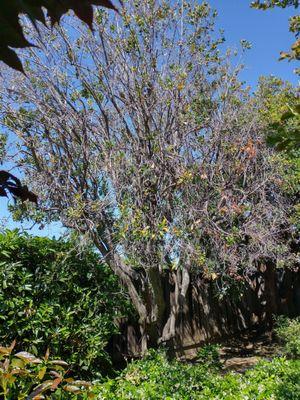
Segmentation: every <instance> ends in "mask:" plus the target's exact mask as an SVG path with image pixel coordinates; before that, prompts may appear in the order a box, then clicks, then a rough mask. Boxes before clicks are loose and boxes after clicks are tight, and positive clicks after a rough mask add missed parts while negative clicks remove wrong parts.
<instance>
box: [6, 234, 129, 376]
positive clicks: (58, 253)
mask: <svg viewBox="0 0 300 400" xmlns="http://www.w3.org/2000/svg"><path fill="white" fill-rule="evenodd" d="M0 275H1V277H2V281H1V283H0V342H2V343H3V344H6V345H8V344H9V343H11V342H12V340H14V339H16V341H17V346H19V347H20V348H22V349H24V350H26V351H29V352H31V353H33V354H38V353H39V354H41V353H44V352H45V351H46V348H47V347H49V348H50V351H51V354H53V356H57V357H62V358H63V359H65V360H66V361H67V362H68V363H70V364H74V365H76V366H77V367H76V369H77V370H79V371H80V374H81V376H90V375H91V374H93V376H95V375H96V374H97V373H98V372H99V371H101V372H105V371H107V370H108V369H109V368H110V366H109V365H110V359H109V356H108V354H107V353H106V351H105V346H106V344H107V342H108V340H109V338H110V337H111V335H112V334H115V333H117V326H116V323H115V320H116V318H117V317H119V316H121V315H123V314H124V313H127V310H128V307H129V306H128V302H127V300H126V297H125V295H124V293H122V291H121V289H120V287H119V286H118V283H117V280H116V278H115V277H114V275H113V274H112V273H111V272H110V270H109V269H108V267H107V266H106V265H105V264H103V263H101V260H100V256H99V255H98V254H97V253H95V252H94V251H92V249H85V250H84V251H83V252H82V253H80V254H78V252H77V251H76V250H75V247H74V243H72V242H70V241H62V240H54V239H48V238H41V237H31V236H29V235H19V234H18V232H16V231H8V232H6V233H4V234H0Z"/></svg>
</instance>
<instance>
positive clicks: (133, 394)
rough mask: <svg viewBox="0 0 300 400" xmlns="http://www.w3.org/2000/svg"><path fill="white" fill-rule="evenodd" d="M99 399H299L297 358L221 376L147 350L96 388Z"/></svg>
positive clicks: (200, 366) (298, 362)
mask: <svg viewBox="0 0 300 400" xmlns="http://www.w3.org/2000/svg"><path fill="white" fill-rule="evenodd" d="M95 393H96V394H97V395H98V398H99V399H101V400H127V399H128V400H130V399H132V400H144V399H147V400H162V399H163V400H179V399H180V400H210V399H211V400H212V399H214V400H216V399H218V400H245V399H247V400H271V399H278V400H300V361H298V360H297V361H295V360H286V359H284V358H278V359H274V360H273V361H272V362H267V361H262V362H261V363H259V364H258V365H257V366H256V367H255V368H253V369H251V370H249V371H247V372H246V373H245V374H244V375H241V374H237V373H228V374H226V375H222V374H220V373H219V372H217V370H216V369H213V370H212V369H211V368H210V366H207V365H206V364H205V363H201V364H194V365H192V364H187V363H180V362H178V361H175V360H174V361H168V360H167V358H166V356H165V355H164V353H162V352H158V353H156V352H150V354H149V355H148V356H147V357H146V358H145V359H144V360H140V361H135V362H132V363H130V364H129V365H128V367H127V368H126V369H125V370H124V371H123V372H122V373H121V374H120V376H119V377H118V378H116V379H108V380H107V381H105V382H104V383H103V384H101V385H98V386H97V387H96V388H95Z"/></svg>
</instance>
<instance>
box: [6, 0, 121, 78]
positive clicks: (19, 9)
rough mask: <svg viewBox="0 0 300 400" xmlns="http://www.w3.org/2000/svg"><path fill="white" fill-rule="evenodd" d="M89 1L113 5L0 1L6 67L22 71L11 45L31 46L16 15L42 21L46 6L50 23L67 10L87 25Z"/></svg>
mask: <svg viewBox="0 0 300 400" xmlns="http://www.w3.org/2000/svg"><path fill="white" fill-rule="evenodd" d="M93 5H97V6H102V7H106V8H110V9H115V7H114V5H113V4H112V2H111V1H110V0H83V1H78V0H61V1H53V0H51V1H49V0H34V1H32V0H2V1H1V3H0V38H1V39H0V60H1V61H4V62H5V63H6V64H7V65H9V66H10V67H12V68H14V69H16V70H19V71H21V72H24V70H23V66H22V63H21V61H20V59H19V57H18V56H17V54H16V53H15V52H14V51H13V50H12V49H11V47H13V48H24V47H28V46H33V45H32V44H31V43H30V42H29V41H28V40H27V39H26V38H25V36H24V32H23V28H22V26H21V24H20V20H19V15H20V14H26V15H27V16H28V17H29V19H30V20H31V22H32V23H33V25H34V26H35V27H36V22H37V21H40V22H42V23H43V24H46V20H45V15H44V12H43V8H45V9H46V10H47V13H48V16H49V18H50V20H51V24H52V25H54V24H55V23H59V21H60V19H61V17H62V15H63V14H65V13H67V12H68V10H73V11H74V13H75V14H76V15H77V17H78V18H80V19H81V20H82V21H84V22H86V23H87V24H88V25H89V27H90V28H92V23H93Z"/></svg>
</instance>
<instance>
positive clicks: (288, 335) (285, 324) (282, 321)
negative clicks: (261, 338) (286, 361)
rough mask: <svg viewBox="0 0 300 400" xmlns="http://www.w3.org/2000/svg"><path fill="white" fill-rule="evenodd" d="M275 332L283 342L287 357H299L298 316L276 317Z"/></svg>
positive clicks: (299, 330)
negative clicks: (292, 317) (291, 317)
mask: <svg viewBox="0 0 300 400" xmlns="http://www.w3.org/2000/svg"><path fill="white" fill-rule="evenodd" d="M275 332H276V334H277V336H278V338H279V339H280V340H281V341H282V342H283V343H284V351H285V352H286V354H287V355H288V356H289V357H292V358H299V357H300V318H295V319H289V318H286V317H279V318H277V322H276V327H275Z"/></svg>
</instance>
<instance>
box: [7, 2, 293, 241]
mask: <svg viewBox="0 0 300 400" xmlns="http://www.w3.org/2000/svg"><path fill="white" fill-rule="evenodd" d="M210 3H211V4H212V6H213V7H214V8H216V9H217V10H218V13H219V16H218V18H217V25H218V27H219V28H223V29H224V30H225V38H226V42H225V46H226V47H230V48H232V47H236V48H237V49H239V48H240V46H239V42H240V40H241V39H245V40H247V41H249V42H251V43H252V49H251V50H249V51H247V52H245V53H243V55H242V56H241V57H242V62H243V63H244V64H245V66H246V67H245V69H244V71H243V72H242V74H241V77H242V79H243V80H245V81H246V83H247V84H249V85H251V86H252V87H253V88H255V86H256V84H257V81H258V78H259V76H261V75H271V74H272V75H275V76H278V77H281V78H282V79H286V80H289V81H291V82H293V83H294V84H297V83H298V79H297V76H296V75H295V74H294V73H293V70H294V68H296V67H297V64H296V63H288V62H287V61H281V62H279V61H278V57H279V52H280V51H281V50H288V49H289V47H290V45H291V43H293V40H294V37H293V35H292V34H291V33H290V32H289V29H288V26H289V24H288V18H289V17H290V16H292V15H294V14H296V13H295V10H294V9H292V8H289V9H286V10H281V9H274V10H268V11H259V10H254V9H251V8H250V7H249V4H250V0H211V1H210ZM239 57H240V56H239ZM237 61H239V62H240V61H241V59H240V58H238V60H237ZM15 173H16V172H15ZM3 218H5V221H3V220H2V219H3ZM1 220H2V221H3V222H2V224H1V225H2V227H3V226H6V227H8V228H15V227H18V228H20V229H28V228H29V227H31V226H32V223H28V224H23V225H21V224H19V223H14V222H13V221H12V219H11V217H10V215H9V213H8V212H7V200H6V199H4V198H0V221H1ZM59 232H60V228H59V224H53V225H52V226H49V227H46V228H44V229H43V230H39V229H38V227H34V228H33V229H31V233H33V234H35V235H45V236H53V235H57V234H58V233H59Z"/></svg>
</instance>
